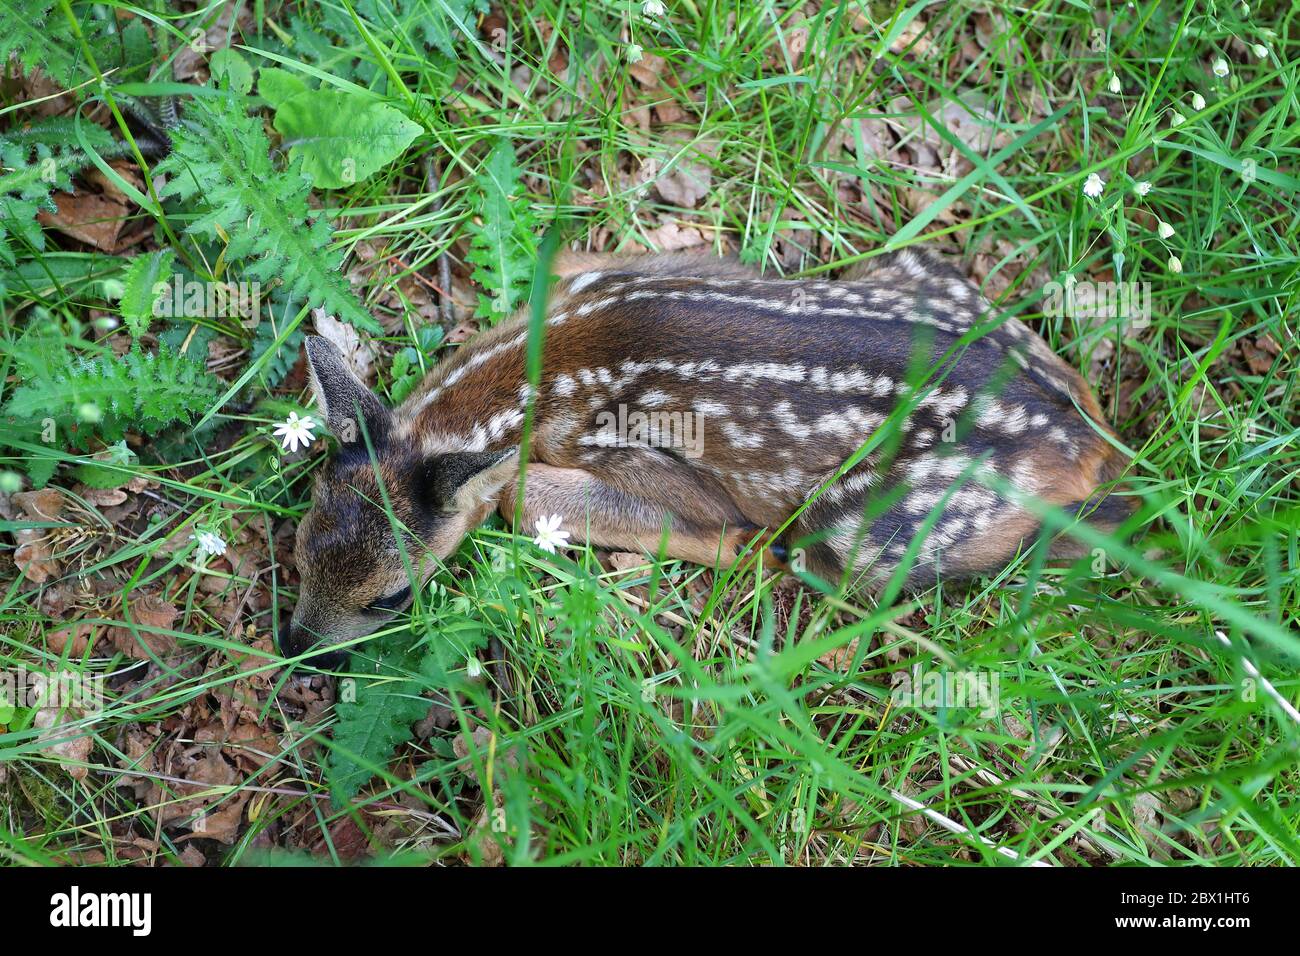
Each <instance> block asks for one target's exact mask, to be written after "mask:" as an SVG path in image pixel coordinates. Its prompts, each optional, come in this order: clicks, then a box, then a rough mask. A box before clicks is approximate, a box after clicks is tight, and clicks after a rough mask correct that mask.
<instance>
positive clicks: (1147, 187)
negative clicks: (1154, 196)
mask: <svg viewBox="0 0 1300 956" xmlns="http://www.w3.org/2000/svg"><path fill="white" fill-rule="evenodd" d="M1133 191H1134V192H1135V193H1137V194H1138V195H1139V196H1145V195H1146V194H1147V193H1149V192H1151V183H1149V182H1148V181H1147V180H1145V179H1144V180H1142V181H1141V182H1140V183H1137V184H1135V185H1134V186H1133Z"/></svg>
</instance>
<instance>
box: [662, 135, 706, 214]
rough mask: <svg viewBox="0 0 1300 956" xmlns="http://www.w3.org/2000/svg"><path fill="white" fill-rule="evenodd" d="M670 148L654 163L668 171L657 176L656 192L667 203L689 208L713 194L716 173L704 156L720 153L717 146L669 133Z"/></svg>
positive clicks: (667, 137)
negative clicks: (714, 174) (710, 191)
mask: <svg viewBox="0 0 1300 956" xmlns="http://www.w3.org/2000/svg"><path fill="white" fill-rule="evenodd" d="M665 139H666V140H667V141H668V143H669V144H670V146H669V148H668V149H666V150H664V151H663V152H661V153H660V154H659V156H658V157H657V158H656V159H654V160H652V161H651V162H652V166H653V167H654V168H656V169H662V170H664V172H662V173H660V174H659V175H657V176H656V177H655V180H654V187H655V191H656V192H657V193H659V195H660V196H662V197H663V198H664V199H665V200H666V201H668V202H670V203H672V204H673V205H675V206H682V207H683V208H686V209H693V208H695V205H696V203H698V202H699V201H700V200H701V199H703V198H704V197H705V196H707V195H708V194H709V187H710V185H711V184H712V182H713V170H712V169H711V168H710V167H709V164H708V162H707V160H706V159H705V158H704V157H708V156H713V155H716V154H717V151H718V147H717V144H716V143H713V142H709V141H701V142H691V139H690V137H689V136H688V135H687V134H685V133H669V134H668V135H667V136H666V137H665Z"/></svg>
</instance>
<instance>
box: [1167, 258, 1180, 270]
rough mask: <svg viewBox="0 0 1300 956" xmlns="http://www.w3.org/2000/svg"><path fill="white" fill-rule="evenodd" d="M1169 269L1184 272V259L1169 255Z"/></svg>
mask: <svg viewBox="0 0 1300 956" xmlns="http://www.w3.org/2000/svg"><path fill="white" fill-rule="evenodd" d="M1169 271H1170V272H1174V273H1178V272H1182V271H1183V260H1182V259H1179V258H1178V257H1177V256H1170V257H1169Z"/></svg>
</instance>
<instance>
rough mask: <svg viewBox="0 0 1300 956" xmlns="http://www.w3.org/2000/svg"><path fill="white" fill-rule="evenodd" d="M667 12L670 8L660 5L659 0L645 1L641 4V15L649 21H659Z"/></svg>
mask: <svg viewBox="0 0 1300 956" xmlns="http://www.w3.org/2000/svg"><path fill="white" fill-rule="evenodd" d="M667 12H668V8H667V7H665V6H664V5H663V4H662V3H660V2H659V0H645V2H644V3H643V4H641V15H642V16H644V17H645V18H646V19H647V20H658V19H660V18H661V17H663V16H664V15H665V14H666V13H667Z"/></svg>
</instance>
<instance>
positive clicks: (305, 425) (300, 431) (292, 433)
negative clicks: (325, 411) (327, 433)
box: [273, 412, 316, 452]
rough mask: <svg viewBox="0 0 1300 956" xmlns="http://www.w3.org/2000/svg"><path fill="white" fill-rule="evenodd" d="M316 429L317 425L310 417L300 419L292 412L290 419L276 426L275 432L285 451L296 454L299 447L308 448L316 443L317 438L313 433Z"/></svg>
mask: <svg viewBox="0 0 1300 956" xmlns="http://www.w3.org/2000/svg"><path fill="white" fill-rule="evenodd" d="M315 427H316V423H315V422H314V421H312V419H311V418H310V417H305V418H299V417H298V413H297V412H290V413H289V417H288V418H286V419H285V420H284V421H282V422H281V423H280V424H278V425H276V426H275V428H274V430H273V431H274V434H275V436H276V437H277V438H279V439H280V445H281V446H282V447H283V448H284V450H285V451H288V452H295V451H297V450H298V446H299V445H301V446H302V447H303V448H306V447H307V446H308V445H310V444H311V443H312V442H313V441H315V439H316V436H315V435H313V434H312V433H311V430H312V429H313V428H315Z"/></svg>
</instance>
